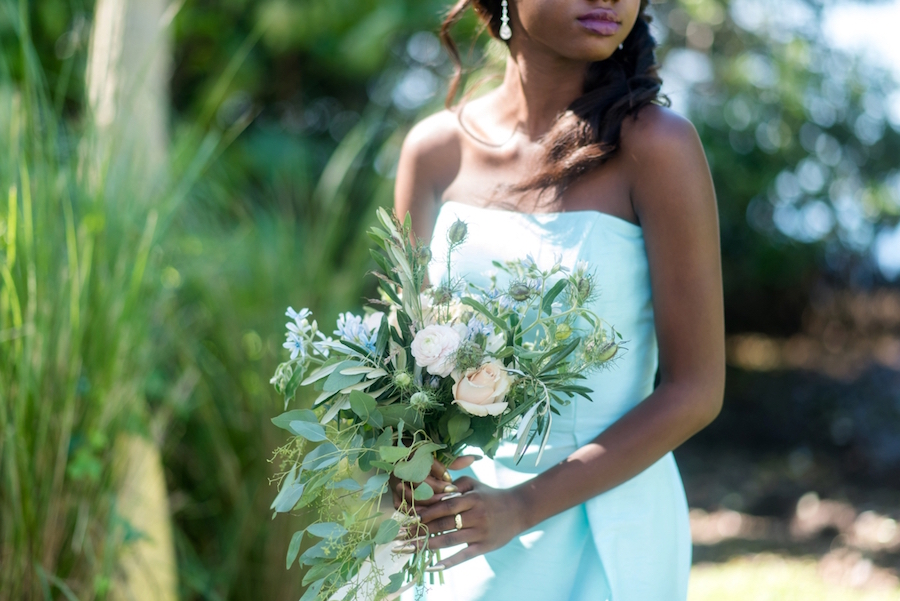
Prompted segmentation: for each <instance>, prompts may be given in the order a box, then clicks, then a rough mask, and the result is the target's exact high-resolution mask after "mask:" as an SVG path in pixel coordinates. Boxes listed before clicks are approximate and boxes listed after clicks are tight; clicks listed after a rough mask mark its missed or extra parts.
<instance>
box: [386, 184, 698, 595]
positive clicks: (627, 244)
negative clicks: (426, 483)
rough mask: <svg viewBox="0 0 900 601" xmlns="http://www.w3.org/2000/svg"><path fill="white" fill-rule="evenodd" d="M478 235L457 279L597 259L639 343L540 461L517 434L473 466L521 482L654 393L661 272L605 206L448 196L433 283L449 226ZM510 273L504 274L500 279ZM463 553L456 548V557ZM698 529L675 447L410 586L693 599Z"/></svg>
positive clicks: (621, 321) (578, 405)
mask: <svg viewBox="0 0 900 601" xmlns="http://www.w3.org/2000/svg"><path fill="white" fill-rule="evenodd" d="M457 218H459V219H462V220H463V221H465V222H466V224H467V225H468V231H469V236H468V239H467V241H466V242H465V243H464V244H463V245H462V246H460V247H459V248H458V249H457V250H456V251H455V252H454V255H453V270H454V276H460V275H461V276H464V277H466V279H467V280H468V281H473V282H477V283H479V284H481V285H483V286H485V287H487V286H488V283H489V275H488V274H489V273H490V272H491V270H494V271H496V268H494V266H493V265H492V264H491V261H492V260H498V261H501V262H502V261H505V260H513V259H521V258H525V256H526V255H528V254H530V255H531V256H532V258H533V259H534V260H535V262H536V263H537V264H538V266H539V267H540V268H541V269H548V268H549V267H550V266H552V265H553V264H554V263H555V262H556V261H557V260H560V259H561V262H562V264H563V265H564V266H566V267H569V268H572V267H574V266H575V264H576V262H577V261H579V260H582V259H583V260H585V261H587V262H588V263H589V264H590V268H591V269H592V270H594V272H595V273H596V276H597V277H596V280H595V283H596V284H597V285H599V290H600V294H599V298H598V299H597V300H596V301H594V304H593V305H592V306H591V308H592V309H593V310H594V312H595V313H597V314H598V315H599V316H601V317H602V318H603V319H605V320H606V321H608V322H609V323H611V324H613V325H614V326H615V327H616V329H617V330H618V331H619V332H621V333H622V335H623V336H624V337H625V339H626V340H628V345H627V346H628V351H627V352H626V353H624V354H623V355H622V357H621V358H619V359H618V360H617V361H616V364H615V366H614V367H613V368H612V369H609V370H604V371H601V372H600V373H596V374H593V375H591V376H590V377H589V378H588V380H586V381H584V385H586V386H588V387H589V388H591V389H592V390H593V391H594V394H593V402H589V401H587V400H585V399H582V398H580V397H576V398H575V400H573V402H572V403H570V404H569V405H568V406H567V407H564V408H561V414H562V415H559V416H554V417H553V426H552V428H551V433H550V439H549V442H548V444H547V447H546V449H545V451H544V455H543V457H542V458H541V462H540V464H539V465H537V466H535V459H536V455H537V445H533V448H532V449H530V450H529V451H528V452H527V453H526V455H525V456H524V457H523V458H522V460H521V462H519V464H518V465H516V464H515V462H514V461H513V454H514V452H515V443H514V442H505V443H503V444H501V447H500V449H499V451H498V452H497V454H496V457H495V459H494V460H493V461H491V460H489V459H486V458H485V459H482V460H481V461H477V462H475V464H473V466H472V468H469V469H467V470H461V471H458V472H453V476H454V477H459V476H461V475H464V474H467V475H471V476H474V477H476V478H478V479H479V480H481V481H482V482H484V483H486V484H488V485H490V486H494V487H500V488H507V487H511V486H515V485H516V484H519V483H521V482H524V481H526V480H528V479H530V478H533V477H534V476H535V475H536V474H538V473H540V472H542V471H543V470H546V469H549V468H550V467H552V466H553V465H555V464H556V463H558V462H560V461H562V460H564V459H565V458H566V457H567V456H569V455H570V454H571V453H572V452H574V451H575V450H576V449H577V448H578V447H580V446H583V445H584V444H586V443H588V442H590V441H591V440H593V439H594V438H595V437H596V436H597V435H598V434H600V433H601V432H603V430H604V429H606V428H607V427H609V426H610V425H611V424H612V423H613V422H615V421H616V420H618V419H619V418H620V417H621V416H622V415H624V414H625V413H626V412H628V410H630V409H631V408H633V407H634V406H635V405H637V404H638V403H640V402H641V401H642V400H644V399H645V398H646V397H647V396H648V395H649V394H650V393H651V392H652V390H653V380H654V376H655V373H656V367H657V340H656V331H655V329H654V323H653V307H652V303H651V292H650V274H649V267H648V264H647V253H646V251H645V248H644V237H643V230H642V229H641V228H640V226H637V225H634V224H632V223H629V222H627V221H625V220H623V219H619V218H618V217H614V216H612V215H608V214H606V213H601V212H598V211H572V212H565V213H540V214H531V213H519V212H515V211H506V210H499V209H493V208H484V207H476V206H474V205H467V204H463V203H459V202H454V201H447V202H444V203H443V204H442V205H441V209H440V212H439V213H438V217H437V221H436V223H435V226H434V234H433V235H432V243H431V250H432V253H433V255H434V257H435V260H434V261H433V262H432V264H431V266H430V268H429V279H430V281H431V282H434V283H437V282H440V281H441V279H442V278H443V277H444V275H445V272H446V253H447V236H446V234H447V230H448V228H449V227H450V225H451V224H452V223H453V222H454V221H455V220H456V219H457ZM503 275H504V274H503V273H502V272H501V273H500V274H498V280H500V283H502V282H503V280H501V279H500V278H501V276H503ZM452 553H453V550H450V551H445V553H444V554H445V556H449V555H450V554H452ZM690 566H691V536H690V525H689V521H688V507H687V501H686V499H685V495H684V487H683V485H682V482H681V477H680V475H679V473H678V468H677V467H676V465H675V460H674V458H673V457H672V454H671V453H669V454H667V455H665V456H664V457H663V458H661V459H660V460H659V461H658V462H656V463H655V464H653V465H652V466H650V467H649V468H648V469H646V470H645V471H643V472H641V473H640V474H638V475H637V476H635V477H634V478H632V479H631V480H629V481H627V482H625V483H624V484H621V485H620V486H617V487H616V488H613V489H612V490H610V491H608V492H605V493H603V494H601V495H598V496H596V497H594V498H593V499H591V500H589V501H587V502H586V503H584V504H582V505H578V506H575V507H573V508H571V509H569V510H567V511H564V512H562V513H560V514H558V515H555V516H553V517H551V518H550V519H548V520H545V521H544V522H542V523H540V524H538V525H537V526H536V527H534V528H532V529H531V530H528V531H527V532H524V533H522V534H521V535H519V536H517V537H516V538H514V539H513V540H512V541H511V542H510V543H508V544H507V545H505V546H504V547H502V548H500V549H498V550H496V551H492V552H490V553H487V554H485V555H483V556H481V557H478V558H475V559H471V560H469V561H467V562H463V563H462V564H460V565H459V566H456V567H454V568H451V569H449V570H446V571H445V572H444V584H442V585H439V584H435V585H432V586H428V587H426V589H424V590H422V589H420V590H410V591H407V592H406V593H404V594H403V597H402V599H403V600H404V601H413V600H418V599H427V601H475V600H484V601H684V600H685V599H686V598H687V584H688V575H689V572H690Z"/></svg>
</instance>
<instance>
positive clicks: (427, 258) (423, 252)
mask: <svg viewBox="0 0 900 601" xmlns="http://www.w3.org/2000/svg"><path fill="white" fill-rule="evenodd" d="M416 262H418V264H419V265H428V264H429V263H430V262H431V249H430V248H428V247H427V246H420V247H419V248H417V249H416Z"/></svg>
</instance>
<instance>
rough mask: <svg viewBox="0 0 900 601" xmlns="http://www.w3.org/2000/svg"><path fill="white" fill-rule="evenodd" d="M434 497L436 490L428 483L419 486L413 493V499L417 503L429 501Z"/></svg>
mask: <svg viewBox="0 0 900 601" xmlns="http://www.w3.org/2000/svg"><path fill="white" fill-rule="evenodd" d="M433 496H434V489H433V488H431V486H429V485H428V483H427V482H422V484H420V485H418V486H417V487H416V490H414V491H413V499H415V500H416V501H427V500H428V499H430V498H431V497H433Z"/></svg>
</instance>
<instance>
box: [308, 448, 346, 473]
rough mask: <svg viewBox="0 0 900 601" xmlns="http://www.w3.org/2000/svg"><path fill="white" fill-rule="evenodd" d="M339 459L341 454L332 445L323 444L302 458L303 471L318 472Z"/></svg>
mask: <svg viewBox="0 0 900 601" xmlns="http://www.w3.org/2000/svg"><path fill="white" fill-rule="evenodd" d="M340 459H341V452H340V451H339V450H338V448H337V447H336V446H334V444H332V443H330V442H325V443H322V444H320V445H319V446H317V447H316V448H314V449H313V450H312V451H310V452H309V453H307V454H306V455H305V456H304V457H303V469H307V470H320V469H324V468H326V467H328V466H330V465H334V464H335V463H337V462H338V461H340Z"/></svg>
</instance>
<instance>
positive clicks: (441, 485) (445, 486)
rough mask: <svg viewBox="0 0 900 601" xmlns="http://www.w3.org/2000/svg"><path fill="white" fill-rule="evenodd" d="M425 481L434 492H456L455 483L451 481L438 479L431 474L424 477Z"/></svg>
mask: <svg viewBox="0 0 900 601" xmlns="http://www.w3.org/2000/svg"><path fill="white" fill-rule="evenodd" d="M425 482H427V483H428V486H430V487H431V490H433V491H434V492H435V493H436V494H440V493H447V492H458V490H459V489H458V487H457V485H456V484H453V483H452V482H446V481H444V480H439V479H437V478H434V477H432V476H428V477H427V478H425Z"/></svg>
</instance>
